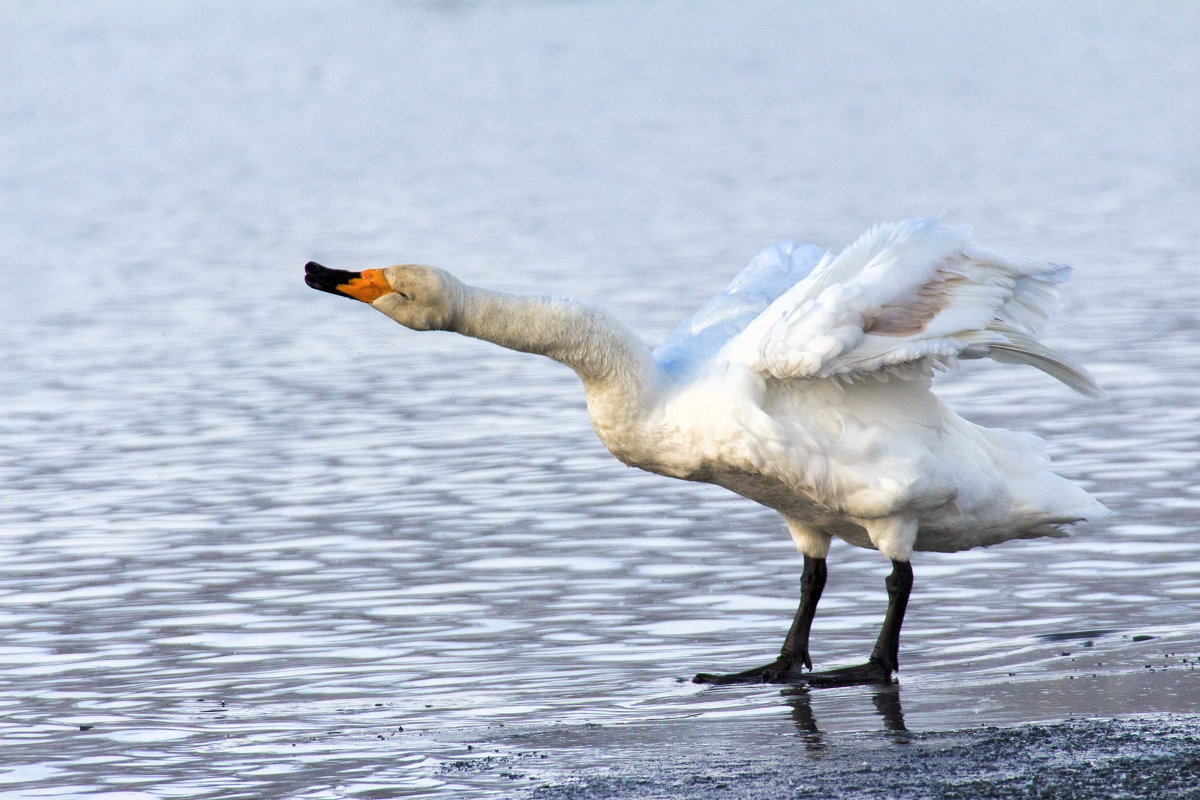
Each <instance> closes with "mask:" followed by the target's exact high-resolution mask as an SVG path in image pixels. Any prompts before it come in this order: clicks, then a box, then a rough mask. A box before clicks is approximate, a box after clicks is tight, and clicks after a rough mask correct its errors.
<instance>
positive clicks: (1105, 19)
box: [0, 2, 1200, 798]
mask: <svg viewBox="0 0 1200 800" xmlns="http://www.w3.org/2000/svg"><path fill="white" fill-rule="evenodd" d="M1167 13H1169V14H1170V16H1171V20H1172V21H1171V24H1163V21H1162V17H1163V15H1164V14H1167ZM0 35H2V36H3V39H2V42H0V64H2V69H3V72H2V73H0V74H2V83H3V86H4V91H3V93H0V146H2V150H0V155H2V158H3V162H2V168H3V171H2V173H0V178H2V183H0V192H2V198H3V209H2V211H0V244H2V245H3V247H2V248H0V253H2V255H0V264H2V265H3V266H2V269H3V276H4V283H3V288H0V314H2V324H0V347H2V351H0V352H3V358H2V360H0V387H2V392H0V437H2V438H0V442H2V444H3V450H2V451H0V485H2V486H3V488H2V489H0V564H2V565H3V566H2V568H0V598H2V602H0V620H2V623H0V624H2V630H3V631H4V634H3V639H2V640H0V793H4V796H6V797H9V796H11V797H24V796H30V797H32V796H37V797H46V796H76V795H83V794H88V795H90V796H97V797H113V798H117V797H120V798H136V797H168V796H169V797H221V798H229V797H241V796H246V797H267V796H269V797H284V796H287V797H305V798H309V797H311V798H324V797H343V796H353V797H397V796H408V795H412V796H447V797H473V796H478V797H493V796H511V795H512V794H514V793H516V792H518V790H519V788H520V787H521V786H526V787H528V786H539V785H542V784H544V783H547V782H549V783H554V782H556V781H561V780H564V779H566V778H567V777H570V776H571V775H575V774H579V772H580V771H582V770H603V769H605V768H607V766H610V765H612V764H614V763H616V762H619V761H621V760H623V759H629V758H635V757H638V756H640V755H641V754H643V753H644V752H646V750H647V748H655V747H660V746H664V745H665V744H667V743H670V744H672V745H675V746H680V745H681V744H682V745H684V746H686V745H687V744H688V743H695V744H696V746H697V747H709V746H715V744H714V743H724V744H725V745H726V746H734V747H740V748H744V751H745V752H747V753H752V752H753V751H754V748H755V747H764V746H770V747H790V746H793V745H791V744H788V742H792V741H795V742H798V743H800V745H802V746H800V748H799V749H798V751H797V752H798V755H797V757H798V758H803V757H805V756H804V755H803V754H804V752H805V746H811V745H812V743H813V742H814V740H815V739H814V737H816V738H817V739H819V737H820V736H822V735H837V734H838V733H839V732H841V733H851V732H866V733H870V732H878V731H896V730H900V729H902V728H903V727H904V726H907V727H908V728H909V729H914V730H920V729H943V728H949V727H954V726H973V725H977V724H993V723H995V724H999V723H1011V722H1021V721H1027V720H1051V719H1063V718H1067V717H1070V716H1080V715H1085V716H1086V715H1114V716H1115V715H1129V714H1150V713H1162V712H1189V713H1197V712H1200V699H1198V698H1200V692H1197V691H1196V685H1197V678H1196V672H1195V670H1194V667H1195V665H1196V664H1197V662H1198V661H1200V613H1198V612H1200V537H1198V536H1197V519H1198V518H1200V488H1198V487H1197V485H1196V484H1197V481H1196V477H1197V474H1198V473H1200V447H1197V444H1198V438H1200V437H1198V433H1197V432H1198V431H1200V406H1198V404H1197V402H1196V397H1197V395H1198V389H1200V378H1198V377H1197V370H1196V362H1197V357H1198V356H1200V340H1198V334H1197V327H1198V326H1197V318H1196V309H1197V308H1200V282H1198V281H1197V277H1200V265H1198V263H1197V258H1196V253H1197V252H1200V224H1198V223H1197V222H1196V215H1195V209H1196V207H1197V199H1198V197H1200V156H1198V155H1197V150H1196V148H1195V131H1196V130H1200V100H1198V99H1197V95H1196V93H1195V87H1196V85H1197V84H1198V82H1200V51H1197V49H1196V48H1195V46H1194V43H1195V41H1196V39H1197V36H1198V35H1200V19H1198V18H1197V13H1196V11H1195V9H1193V8H1192V7H1190V6H1184V7H1174V8H1171V9H1166V8H1162V9H1152V8H1149V7H1145V6H1136V7H1126V6H1123V5H1119V4H1112V6H1111V7H1104V6H1097V5H1096V4H1083V5H1081V6H1079V7H1072V6H1065V5H1063V6H1056V7H1055V8H1054V9H1047V8H1043V7H1041V6H1040V5H1033V4H1031V5H1030V6H1028V7H1025V6H1016V5H1011V4H997V5H986V4H985V5H984V6H982V7H978V8H974V9H973V10H971V11H964V10H958V11H955V12H952V13H947V14H944V15H942V16H940V17H939V18H937V19H922V18H920V16H919V15H914V14H912V13H910V12H909V11H907V10H905V8H903V7H901V6H897V7H895V8H893V9H890V10H889V9H883V10H881V9H879V8H876V7H873V6H863V7H855V6H847V7H844V8H843V7H839V9H838V10H833V9H826V8H808V9H803V10H797V9H796V8H795V7H794V6H793V5H792V4H787V3H778V4H772V3H762V4H754V5H752V6H751V7H750V8H749V9H747V8H746V7H744V6H735V5H732V4H705V3H700V4H697V3H670V2H663V3H602V4H601V3H570V4H566V3H562V4H554V3H539V2H513V3H441V2H427V3H391V4H384V3H374V4H338V5H334V6H328V5H326V4H308V5H302V4H288V5H287V6H284V5H276V4H259V5H254V6H247V7H239V9H238V10H237V11H236V13H235V12H232V11H231V10H230V9H228V8H226V7H224V6H222V5H220V4H205V3H196V2H186V3H183V2H181V3H171V4H105V5H103V6H100V5H95V6H81V5H78V4H74V5H66V6H61V7H60V6H57V5H54V4H37V5H34V4H6V5H4V6H3V7H0ZM939 211H945V212H946V213H947V214H948V216H949V218H950V219H952V220H953V221H967V222H971V223H974V225H975V229H976V234H977V238H979V239H980V240H981V241H983V242H985V243H987V244H990V245H992V246H994V247H997V248H1001V249H1008V250H1013V251H1017V252H1022V253H1027V254H1030V255H1034V256H1040V257H1045V258H1051V259H1054V260H1060V261H1067V262H1071V263H1073V264H1075V265H1076V273H1075V275H1074V278H1073V281H1072V283H1071V284H1069V285H1068V287H1067V291H1066V300H1067V308H1066V310H1065V312H1064V314H1063V316H1062V317H1061V318H1060V319H1059V320H1058V321H1057V322H1056V324H1055V325H1054V326H1053V329H1052V330H1051V331H1050V334H1049V338H1050V340H1051V341H1052V342H1053V343H1054V344H1056V345H1058V346H1060V347H1062V348H1063V349H1065V350H1067V351H1069V352H1072V353H1074V354H1076V355H1077V356H1078V357H1080V358H1081V360H1082V361H1084V362H1085V363H1087V364H1088V365H1089V366H1090V367H1091V368H1092V369H1093V371H1094V372H1095V374H1096V375H1097V377H1098V379H1099V380H1100V382H1101V383H1102V384H1104V386H1105V387H1106V388H1107V389H1108V391H1109V397H1108V399H1107V400H1105V401H1103V402H1095V401H1091V400H1087V399H1085V398H1081V397H1078V396H1075V395H1073V394H1071V393H1070V392H1068V391H1067V390H1065V389H1063V388H1061V387H1058V386H1057V385H1055V384H1054V383H1052V382H1051V381H1050V380H1049V379H1048V378H1045V377H1043V376H1041V375H1040V374H1034V373H1032V371H1029V370H1023V369H1019V368H1003V367H996V366H973V367H971V368H969V369H966V370H964V371H963V372H962V373H959V374H955V375H951V376H947V377H946V378H945V379H944V380H943V381H942V384H941V385H942V391H943V394H944V395H945V396H947V397H948V398H949V399H950V400H951V402H953V403H954V404H955V405H956V407H958V408H959V409H960V410H962V411H963V413H964V414H965V415H967V416H968V417H970V418H972V419H975V420H977V421H981V422H984V423H987V424H995V425H1002V426H1008V427H1014V428H1019V429H1023V430H1030V431H1033V432H1036V433H1038V434H1040V435H1042V436H1044V437H1046V438H1047V439H1048V441H1049V447H1050V449H1051V452H1052V453H1053V455H1054V457H1055V460H1056V463H1057V464H1058V466H1059V468H1060V471H1062V472H1063V473H1064V474H1067V475H1069V476H1070V477H1072V478H1073V479H1075V480H1078V481H1079V482H1080V483H1082V484H1084V485H1085V486H1087V487H1088V488H1090V489H1091V490H1093V491H1094V492H1095V493H1096V495H1097V496H1099V497H1100V498H1101V499H1102V500H1104V502H1105V503H1107V504H1108V505H1109V506H1111V507H1112V508H1113V510H1114V511H1115V514H1114V515H1113V517H1112V518H1111V519H1110V520H1108V521H1106V522H1104V523H1102V524H1094V525H1087V526H1083V527H1081V528H1079V529H1078V530H1077V532H1076V534H1075V535H1074V536H1073V537H1072V538H1071V539H1068V540H1062V541H1043V542H1031V543H1014V544H1009V545H1006V546H1002V547H998V548H993V549H990V550H985V551H975V552H968V553H959V554H953V555H938V554H922V555H921V558H920V559H919V560H918V561H917V563H916V575H917V586H916V590H915V592H914V595H913V599H912V602H911V604H910V606H909V613H908V618H907V620H906V624H905V635H904V637H903V641H902V650H901V654H902V655H901V658H902V662H903V667H904V669H903V673H902V680H901V683H900V687H899V689H898V690H892V691H885V692H879V691H872V690H867V689H845V690H825V691H820V692H816V691H814V692H812V693H806V692H804V691H802V690H796V689H782V690H781V689H779V688H777V687H769V688H764V687H749V688H746V687H741V688H722V689H711V688H708V689H706V688H702V687H698V686H694V685H692V684H690V683H686V682H679V681H678V680H677V679H678V678H679V677H683V676H690V675H691V674H693V673H694V672H696V671H698V670H700V669H722V668H732V667H736V666H739V665H742V666H744V665H746V664H747V663H749V662H757V661H762V660H765V659H766V658H768V657H769V656H770V655H771V654H772V653H773V652H774V651H775V650H776V648H777V647H778V645H779V641H780V638H781V637H782V635H783V632H784V630H785V628H786V625H787V622H788V620H789V618H790V615H791V613H792V610H793V609H794V604H795V602H796V600H797V596H798V584H799V558H798V556H797V555H796V554H795V552H794V551H793V549H792V546H791V544H790V541H789V539H788V537H787V535H786V533H785V531H784V529H783V527H782V525H781V523H780V521H779V520H778V519H777V517H775V516H774V515H773V514H771V513H769V512H767V511H765V510H762V509H759V508H757V507H755V506H753V505H751V504H749V503H747V502H746V501H743V500H741V499H739V498H736V497H733V496H731V495H728V494H726V493H723V492H721V491H720V490H717V489H714V488H712V487H703V486H694V485H690V484H683V483H679V482H673V481H670V480H667V479H664V478H658V477H655V476H652V475H648V474H643V473H639V472H635V471H632V470H628V469H626V468H625V467H623V466H621V465H620V464H618V463H617V462H616V461H615V460H613V459H612V458H611V457H610V456H608V454H607V453H606V452H605V451H604V450H603V447H602V446H601V445H600V444H599V442H598V441H596V439H595V437H594V435H593V434H592V432H591V429H590V427H589V424H588V422H587V419H586V413H585V410H584V407H583V400H582V392H581V390H580V388H579V387H578V385H577V382H576V379H575V378H574V376H573V375H572V374H571V373H570V372H569V371H568V370H566V369H565V368H562V367H560V366H558V365H555V364H552V363H550V362H546V361H542V360H539V359H535V358H531V357H528V356H523V355H519V354H514V353H505V352H502V351H498V350H495V349H494V348H491V347H490V346H488V345H485V344H482V343H478V342H471V341H467V340H463V339H460V338H458V337H454V336H450V335H440V334H430V335H423V336H419V335H416V334H412V333H411V332H408V331H404V330H402V329H400V328H398V327H397V326H395V325H394V324H392V323H390V322H389V321H388V320H386V319H384V318H383V317H382V316H379V315H377V314H372V313H370V312H369V310H367V309H364V308H362V307H360V306H355V305H353V304H351V303H348V302H338V301H336V300H335V299H334V298H331V297H329V296H326V295H318V294H316V293H314V292H312V291H310V290H308V289H307V288H305V287H304V285H303V283H302V281H301V277H300V268H301V265H302V264H303V263H304V262H305V261H307V260H308V259H310V258H311V259H317V260H321V261H323V262H325V263H330V264H337V265H344V266H351V265H353V266H379V265H383V264H386V263H391V262H394V261H398V260H417V261H426V262H430V263H436V264H441V265H444V266H446V267H449V268H451V269H454V270H455V271H456V272H458V273H459V274H460V275H461V276H463V277H464V278H465V279H466V280H468V281H470V282H473V283H478V284H483V285H488V286H493V287H496V288H504V289H510V290H518V291H522V290H524V291H544V292H550V293H560V294H573V295H579V296H586V297H591V298H594V299H599V300H602V301H604V302H606V303H607V304H609V305H610V306H612V307H613V308H615V309H616V310H618V311H619V312H621V313H622V314H624V315H626V316H627V317H628V318H629V319H631V320H632V321H634V322H635V323H636V325H637V327H638V328H639V330H641V331H642V332H643V333H644V335H645V336H646V338H647V339H648V340H650V341H655V340H657V339H658V338H660V337H661V336H662V335H663V334H664V333H665V332H666V331H668V330H669V329H670V328H671V327H673V326H674V324H675V322H676V321H677V320H678V319H679V318H680V317H682V316H684V315H685V314H688V313H690V312H691V311H692V310H694V308H695V307H697V306H698V305H699V304H700V302H702V300H703V299H705V298H706V297H707V296H708V295H709V294H711V293H713V292H715V291H717V290H718V289H719V288H721V286H722V285H723V284H724V282H725V281H726V280H727V279H728V276H729V275H730V274H732V273H733V272H734V271H735V270H736V269H738V268H739V267H740V266H741V265H742V264H743V263H744V262H745V261H746V260H747V259H748V258H749V257H750V256H752V255H753V254H754V253H755V252H757V250H758V249H759V248H760V247H761V246H763V245H765V244H767V243H769V242H772V241H775V240H777V239H780V238H784V237H796V238H799V239H801V240H805V241H813V242H816V243H819V244H822V245H824V246H827V247H831V248H834V247H840V246H842V245H844V244H846V243H847V242H848V241H849V240H850V239H852V238H853V237H854V236H855V235H856V234H857V233H858V232H860V231H861V230H862V229H864V228H865V227H866V226H867V225H869V224H870V223H871V222H874V221H876V220H878V219H892V218H899V217H906V216H912V215H916V214H930V213H937V212H939ZM885 573H886V564H884V563H882V560H881V559H880V558H879V556H878V554H876V553H873V552H868V551H864V550H853V549H851V548H849V547H848V546H844V545H836V546H835V549H834V551H833V553H832V554H831V558H830V578H829V585H828V588H827V589H826V593H825V596H824V599H823V600H822V603H821V614H820V615H819V616H818V619H817V623H816V626H815V630H814V658H815V659H816V660H817V661H818V662H819V663H820V664H824V665H834V664H839V663H848V662H851V661H854V660H858V659H861V657H862V656H863V655H864V654H865V652H866V651H867V648H868V647H869V646H870V643H871V642H872V641H873V638H874V635H875V631H876V629H877V626H878V623H879V621H880V617H881V613H882V609H883V605H884V602H885V598H884V593H883V586H882V581H883V577H884V575H885ZM731 743H732V744H731ZM497 765H500V766H497ZM506 765H507V766H506Z"/></svg>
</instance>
